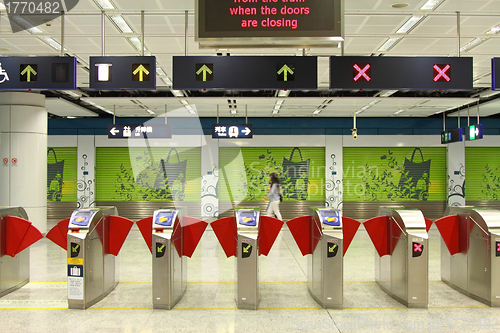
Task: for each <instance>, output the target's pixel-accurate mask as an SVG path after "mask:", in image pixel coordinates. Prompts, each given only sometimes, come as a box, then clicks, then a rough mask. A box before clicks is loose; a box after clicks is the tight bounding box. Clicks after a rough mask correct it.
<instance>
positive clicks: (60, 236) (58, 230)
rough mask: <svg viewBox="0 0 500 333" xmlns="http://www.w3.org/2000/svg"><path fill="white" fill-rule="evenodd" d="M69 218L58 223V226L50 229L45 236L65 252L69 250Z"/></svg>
mask: <svg viewBox="0 0 500 333" xmlns="http://www.w3.org/2000/svg"><path fill="white" fill-rule="evenodd" d="M69 219H70V218H69V217H68V218H67V219H64V220H62V221H59V222H57V224H56V225H55V226H54V227H53V228H52V229H50V231H49V232H48V233H47V235H45V237H47V238H48V239H50V240H51V241H52V242H54V243H56V245H59V246H60V247H62V248H63V249H64V251H67V250H68V236H67V235H68V225H69Z"/></svg>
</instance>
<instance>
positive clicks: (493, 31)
mask: <svg viewBox="0 0 500 333" xmlns="http://www.w3.org/2000/svg"><path fill="white" fill-rule="evenodd" d="M499 32H500V25H497V26H496V27H493V28H491V29H490V31H488V32H487V33H486V34H487V35H496V34H497V33H499Z"/></svg>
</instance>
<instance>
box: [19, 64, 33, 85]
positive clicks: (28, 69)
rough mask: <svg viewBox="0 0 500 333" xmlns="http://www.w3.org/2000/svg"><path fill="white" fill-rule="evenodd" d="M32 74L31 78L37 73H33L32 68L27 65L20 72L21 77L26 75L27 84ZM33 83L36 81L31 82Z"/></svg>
mask: <svg viewBox="0 0 500 333" xmlns="http://www.w3.org/2000/svg"><path fill="white" fill-rule="evenodd" d="M32 74H33V76H35V75H36V74H37V73H36V71H35V69H34V68H33V67H31V65H27V66H26V67H25V68H24V69H23V71H22V72H21V75H26V81H27V82H31V75H32ZM33 81H36V80H33Z"/></svg>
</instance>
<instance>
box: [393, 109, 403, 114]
mask: <svg viewBox="0 0 500 333" xmlns="http://www.w3.org/2000/svg"><path fill="white" fill-rule="evenodd" d="M404 111H405V110H398V111H396V112H394V114H400V113H402V112H404Z"/></svg>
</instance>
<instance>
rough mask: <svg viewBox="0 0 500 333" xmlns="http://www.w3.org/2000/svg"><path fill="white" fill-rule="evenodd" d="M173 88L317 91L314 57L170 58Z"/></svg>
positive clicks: (315, 61) (316, 65)
mask: <svg viewBox="0 0 500 333" xmlns="http://www.w3.org/2000/svg"><path fill="white" fill-rule="evenodd" d="M173 67H174V70H173V79H174V84H173V88H174V89H176V90H184V89H238V90H253V89H304V90H314V89H317V87H318V61H317V58H316V57H278V56H270V57H257V56H255V57H253V56H248V57H245V56H242V57H239V56H238V57H233V56H229V57H221V56H216V57H215V56H214V57H212V56H192V57H181V56H178V57H174V60H173Z"/></svg>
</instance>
